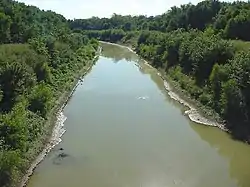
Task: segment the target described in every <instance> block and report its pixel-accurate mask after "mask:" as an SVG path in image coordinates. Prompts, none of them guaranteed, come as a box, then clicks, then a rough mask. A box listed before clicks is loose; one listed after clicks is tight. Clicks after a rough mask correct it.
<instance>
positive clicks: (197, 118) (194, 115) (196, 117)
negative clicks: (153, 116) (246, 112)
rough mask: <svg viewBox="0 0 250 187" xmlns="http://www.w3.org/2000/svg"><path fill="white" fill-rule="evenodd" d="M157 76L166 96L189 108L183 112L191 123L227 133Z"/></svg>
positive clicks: (221, 126) (223, 126)
mask: <svg viewBox="0 0 250 187" xmlns="http://www.w3.org/2000/svg"><path fill="white" fill-rule="evenodd" d="M101 43H107V44H111V45H116V46H119V47H123V48H126V49H128V50H129V51H131V52H133V53H136V52H135V51H134V50H133V49H131V48H130V47H128V46H123V45H120V44H114V43H110V42H103V41H102V42H101ZM137 56H139V55H138V54H137ZM144 61H145V64H146V65H148V66H149V67H151V68H154V67H153V66H151V65H150V63H149V62H148V61H146V60H144ZM154 69H155V68H154ZM158 75H159V76H160V77H161V78H162V79H163V81H164V86H165V89H166V91H167V92H168V95H169V96H170V98H172V99H174V100H175V101H177V102H179V103H181V104H182V105H184V106H185V107H187V108H189V109H188V110H186V111H185V115H187V116H188V118H189V119H190V120H191V121H193V122H195V123H198V124H202V125H207V126H212V127H218V128H220V129H221V130H223V131H228V130H227V129H226V127H225V125H224V124H220V123H217V122H216V121H213V120H210V119H207V118H206V117H204V116H203V115H202V114H201V113H200V112H199V110H198V109H197V108H196V107H195V106H193V105H191V104H190V103H189V102H187V101H185V100H184V99H182V98H181V97H180V96H179V95H178V94H177V93H175V92H174V91H173V90H172V89H171V86H170V84H169V83H168V82H167V81H166V80H165V79H164V77H163V76H162V75H161V74H160V73H159V72H158Z"/></svg>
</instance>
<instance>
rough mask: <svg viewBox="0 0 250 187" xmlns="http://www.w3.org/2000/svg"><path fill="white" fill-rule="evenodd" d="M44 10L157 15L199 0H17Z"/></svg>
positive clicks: (79, 15) (69, 15) (75, 14)
mask: <svg viewBox="0 0 250 187" xmlns="http://www.w3.org/2000/svg"><path fill="white" fill-rule="evenodd" d="M18 1H20V2H24V3H26V4H29V5H35V6H37V7H39V8H41V9H44V10H53V11H55V12H57V13H59V14H62V15H64V16H65V17H66V18H70V19H73V18H89V17H92V16H98V17H110V16H111V15H112V14H113V13H117V14H122V15H127V14H131V15H139V14H143V15H149V16H150V15H159V14H162V13H163V12H166V11H167V10H168V9H169V8H170V7H172V6H174V5H176V6H179V5H181V4H186V3H189V2H191V3H193V4H197V3H198V2H200V0H18Z"/></svg>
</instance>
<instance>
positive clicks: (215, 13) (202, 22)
mask: <svg viewBox="0 0 250 187" xmlns="http://www.w3.org/2000/svg"><path fill="white" fill-rule="evenodd" d="M249 9H250V3H249V2H241V1H235V2H232V3H229V2H220V1H218V0H206V1H202V2H200V3H198V4H197V5H193V4H191V3H190V4H186V5H181V6H180V7H176V6H174V7H172V8H171V9H170V10H168V11H167V12H166V13H164V14H162V15H158V16H155V17H153V16H150V17H147V16H143V15H141V16H130V15H128V16H121V15H117V14H113V16H112V17H111V18H98V17H92V18H90V19H76V20H69V25H70V27H71V28H72V29H80V30H109V29H112V30H113V29H115V30H119V29H121V30H123V31H125V32H127V31H141V30H149V31H161V32H171V31H174V30H177V29H180V28H182V29H184V30H185V31H188V30H190V29H197V30H201V31H204V30H206V29H207V28H212V29H213V30H214V31H215V32H216V33H217V34H218V33H219V34H220V35H221V37H222V38H224V39H241V40H247V41H249V40H250V36H249V35H248V34H247V32H246V30H249V28H250V21H249V20H250V13H249Z"/></svg>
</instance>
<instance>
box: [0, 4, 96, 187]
mask: <svg viewBox="0 0 250 187" xmlns="http://www.w3.org/2000/svg"><path fill="white" fill-rule="evenodd" d="M97 47H98V42H97V41H96V40H94V39H89V38H88V37H87V36H86V35H83V34H82V33H77V32H73V31H72V30H71V29H70V27H69V25H68V21H67V20H66V19H65V18H64V17H63V16H61V15H59V14H56V13H54V12H51V11H41V10H39V9H38V8H36V7H33V6H26V5H25V4H23V3H18V2H15V1H11V0H1V2H0V186H3V187H4V186H13V185H14V184H16V183H17V182H19V181H20V179H21V177H22V175H23V174H24V173H25V172H26V170H27V168H28V167H29V165H30V162H31V161H32V160H33V159H34V158H35V156H37V154H38V153H39V151H41V149H42V148H43V145H44V143H45V142H46V136H47V135H48V133H49V129H50V124H49V123H51V119H52V118H51V116H53V114H54V113H53V112H55V110H53V108H54V106H57V105H59V104H60V103H58V99H59V98H60V97H61V96H62V93H65V92H67V91H68V92H69V91H70V89H71V88H72V86H73V84H74V80H75V79H76V76H78V75H77V74H76V72H79V70H81V69H82V70H84V68H85V69H87V67H89V66H90V65H91V60H92V59H93V57H94V56H95V51H96V49H97Z"/></svg>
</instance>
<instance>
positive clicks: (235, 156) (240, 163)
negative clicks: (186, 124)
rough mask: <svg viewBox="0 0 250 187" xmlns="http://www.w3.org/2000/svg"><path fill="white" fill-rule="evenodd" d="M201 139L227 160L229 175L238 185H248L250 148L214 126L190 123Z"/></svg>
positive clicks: (249, 182) (249, 178)
mask: <svg viewBox="0 0 250 187" xmlns="http://www.w3.org/2000/svg"><path fill="white" fill-rule="evenodd" d="M191 127H192V129H194V130H195V131H196V132H197V134H199V136H200V137H201V139H202V140H204V141H206V142H207V143H209V145H210V146H211V147H213V148H214V149H216V150H217V152H218V153H219V154H220V155H221V156H223V157H224V158H225V159H228V160H229V165H230V176H231V177H232V178H235V179H236V180H237V183H238V186H244V187H245V186H246V187H247V186H250V159H249V158H250V148H249V145H246V144H244V143H242V142H238V141H234V140H232V139H231V138H230V136H229V135H228V134H227V133H224V132H221V131H220V130H218V129H216V128H209V127H206V126H202V125H197V124H191Z"/></svg>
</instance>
